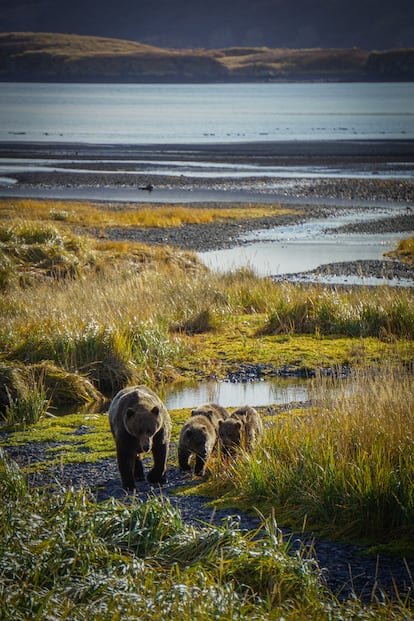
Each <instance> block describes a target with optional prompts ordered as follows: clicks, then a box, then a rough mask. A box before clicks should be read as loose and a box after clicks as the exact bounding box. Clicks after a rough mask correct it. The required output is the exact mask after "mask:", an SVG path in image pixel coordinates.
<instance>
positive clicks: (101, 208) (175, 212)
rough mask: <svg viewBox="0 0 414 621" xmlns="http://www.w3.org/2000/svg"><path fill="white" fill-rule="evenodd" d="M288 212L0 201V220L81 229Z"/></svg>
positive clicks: (254, 208)
mask: <svg viewBox="0 0 414 621" xmlns="http://www.w3.org/2000/svg"><path fill="white" fill-rule="evenodd" d="M288 213H291V210H289V209H287V208H282V207H280V205H275V206H274V205H256V204H247V205H246V206H243V207H241V206H240V207H229V208H227V207H223V208H208V209H206V208H202V207H191V206H184V205H161V206H157V205H145V204H140V203H139V204H122V205H120V204H117V205H112V204H103V205H102V204H96V203H90V202H87V201H85V202H76V201H74V202H72V201H53V200H31V199H26V200H13V201H10V200H8V199H3V200H0V218H2V219H3V220H4V221H5V222H8V221H10V220H12V219H14V218H22V219H24V220H25V221H27V220H40V221H42V222H44V221H52V222H56V221H58V222H62V223H67V224H69V225H72V226H73V225H77V226H83V227H99V228H100V229H101V230H104V229H105V228H110V227H121V228H122V227H125V228H127V227H143V228H149V227H176V226H183V225H185V224H208V223H211V222H218V221H225V220H241V219H249V218H261V217H263V216H276V215H285V214H288Z"/></svg>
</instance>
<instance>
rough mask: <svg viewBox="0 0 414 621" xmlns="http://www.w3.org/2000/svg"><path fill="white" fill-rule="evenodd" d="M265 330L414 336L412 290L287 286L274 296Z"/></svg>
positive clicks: (267, 332) (266, 332) (268, 332)
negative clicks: (278, 295) (347, 289)
mask: <svg viewBox="0 0 414 621" xmlns="http://www.w3.org/2000/svg"><path fill="white" fill-rule="evenodd" d="M269 306H270V307H269V310H268V317H267V321H266V323H265V325H264V326H263V328H262V330H261V332H262V333H263V334H281V333H292V334H295V333H304V332H306V333H317V334H344V335H348V336H351V337H360V336H376V337H384V338H386V337H387V336H398V337H402V338H407V339H413V338H414V307H413V294H412V291H396V290H395V289H393V288H392V287H388V288H387V287H382V288H380V289H379V290H372V289H368V290H362V291H361V290H355V289H354V290H350V291H346V290H336V291H335V290H332V289H323V288H317V287H311V288H310V289H302V288H295V287H291V286H290V287H285V288H284V295H281V296H280V297H279V299H273V300H272V302H271V304H270V305H269Z"/></svg>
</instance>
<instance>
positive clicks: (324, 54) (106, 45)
mask: <svg viewBox="0 0 414 621" xmlns="http://www.w3.org/2000/svg"><path fill="white" fill-rule="evenodd" d="M366 79H372V80H374V79H385V80H393V79H400V80H410V79H414V50H390V51H385V52H367V51H364V50H359V49H355V48H353V49H304V50H294V49H275V48H267V47H261V48H258V47H252V48H249V47H232V48H223V49H217V50H202V49H200V50H171V49H165V48H159V47H155V46H151V45H145V44H142V43H137V42H134V41H125V40H121V39H110V38H104V37H87V36H79V35H65V34H52V33H1V34H0V80H3V81H4V80H12V81H13V80H16V81H57V82H86V81H91V82H93V81H95V82H227V81H278V80H337V81H339V80H366Z"/></svg>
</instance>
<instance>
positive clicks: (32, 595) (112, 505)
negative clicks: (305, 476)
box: [0, 456, 412, 621]
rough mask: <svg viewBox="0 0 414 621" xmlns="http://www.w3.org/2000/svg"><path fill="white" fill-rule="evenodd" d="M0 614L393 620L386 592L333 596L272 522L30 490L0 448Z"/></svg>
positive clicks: (404, 613)
mask: <svg viewBox="0 0 414 621" xmlns="http://www.w3.org/2000/svg"><path fill="white" fill-rule="evenodd" d="M0 493H1V497H2V500H3V502H2V503H1V505H0V531H1V533H2V537H1V539H0V575H1V581H0V617H1V618H2V619H4V620H5V621H8V620H9V619H10V620H11V619H13V621H15V620H26V619H55V620H61V619H74V620H83V619H90V620H92V621H94V620H98V619H99V620H102V619H118V618H127V619H137V620H138V619H140V620H142V619H145V620H146V619H148V620H150V619H156V620H160V621H161V620H168V619H178V618H180V619H184V620H185V621H187V620H188V621H190V620H191V621H193V620H194V621H198V620H200V621H207V620H208V619H217V620H218V621H231V620H234V619H236V620H237V619H239V620H242V619H246V618H249V619H252V620H253V621H254V620H257V621H259V620H262V619H264V620H269V621H270V620H276V619H281V618H289V619H309V618H312V619H328V618H329V619H332V620H333V621H335V620H336V619H338V620H339V619H351V618H358V619H371V618H376V619H402V618H406V619H408V618H412V617H411V615H410V610H409V608H408V607H407V606H406V605H405V606H404V605H402V604H391V603H390V602H387V601H384V600H383V601H381V602H375V601H374V602H373V603H372V605H370V606H365V607H364V606H362V605H361V604H359V603H358V601H357V600H353V599H351V600H349V601H348V602H343V603H339V602H338V601H337V600H336V599H335V598H334V597H333V596H332V595H330V594H329V593H328V592H327V591H326V589H325V588H324V586H323V583H322V581H321V574H320V572H319V570H318V568H317V566H316V564H315V562H314V561H313V560H311V559H309V558H308V557H307V556H306V554H305V553H304V552H303V551H301V552H299V553H295V554H289V543H288V542H286V541H284V540H283V539H282V537H281V535H280V533H279V531H278V529H277V528H276V526H275V524H274V522H273V521H272V520H269V521H267V522H265V523H264V525H263V528H262V529H261V531H259V532H258V533H251V534H243V533H242V531H241V530H240V529H239V528H238V527H237V524H235V523H232V522H223V523H222V526H220V527H214V526H207V525H204V526H200V527H199V528H194V527H192V526H189V525H186V524H184V523H183V522H182V520H181V516H180V514H179V513H178V511H177V510H176V509H174V508H173V507H172V505H171V504H170V503H169V502H168V501H167V500H162V499H159V498H152V499H148V501H146V502H141V501H137V500H135V499H133V498H132V499H130V500H129V501H128V503H123V502H120V501H116V500H114V499H112V500H108V501H105V502H103V503H100V504H97V503H96V501H95V500H94V499H93V498H92V496H90V495H89V493H88V491H85V490H83V491H80V492H76V491H74V490H73V489H64V488H56V489H53V490H50V491H49V490H30V489H28V488H27V486H26V484H25V481H24V478H23V476H22V474H21V473H20V471H19V469H18V467H17V466H16V464H14V463H13V462H9V461H8V460H6V459H4V457H2V456H0Z"/></svg>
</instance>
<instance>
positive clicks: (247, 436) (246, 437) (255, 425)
mask: <svg viewBox="0 0 414 621" xmlns="http://www.w3.org/2000/svg"><path fill="white" fill-rule="evenodd" d="M262 433H263V425H262V420H261V418H260V416H259V414H258V412H257V411H256V410H255V409H254V408H252V407H250V406H249V405H244V406H242V407H240V408H237V410H234V412H232V414H231V415H230V417H229V418H227V419H226V420H223V421H221V422H220V423H219V438H220V444H221V446H222V448H223V450H224V452H225V453H227V454H231V453H234V451H235V450H236V449H237V448H239V447H240V448H242V449H243V450H245V451H249V450H251V449H252V447H253V445H254V444H255V442H256V441H257V440H258V439H259V438H260V437H261V435H262Z"/></svg>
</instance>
